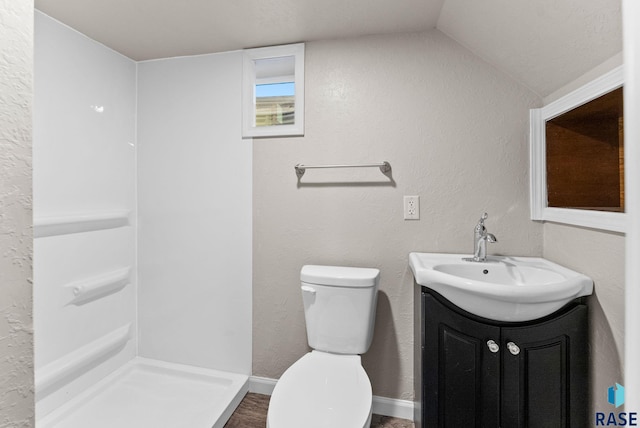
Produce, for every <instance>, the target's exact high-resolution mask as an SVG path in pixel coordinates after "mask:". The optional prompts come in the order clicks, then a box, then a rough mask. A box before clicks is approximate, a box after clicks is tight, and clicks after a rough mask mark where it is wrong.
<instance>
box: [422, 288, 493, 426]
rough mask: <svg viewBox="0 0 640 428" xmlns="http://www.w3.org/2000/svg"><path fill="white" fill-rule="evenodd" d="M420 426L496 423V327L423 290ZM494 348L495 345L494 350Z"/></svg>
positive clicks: (485, 424)
mask: <svg viewBox="0 0 640 428" xmlns="http://www.w3.org/2000/svg"><path fill="white" fill-rule="evenodd" d="M422 299H423V305H424V306H423V307H424V320H423V323H424V324H423V328H424V344H423V345H424V350H423V356H422V357H423V379H424V382H423V385H422V388H423V391H422V421H423V422H422V426H423V428H425V427H429V428H431V427H438V428H461V427H464V428H473V427H478V428H479V427H492V428H495V427H498V421H499V415H500V413H499V406H500V400H499V397H500V392H499V388H500V382H499V378H500V369H499V364H500V357H499V355H500V352H499V351H498V352H492V351H491V350H489V348H488V346H487V342H488V341H489V340H493V341H495V342H496V344H499V343H500V337H499V336H500V329H499V328H498V327H494V326H489V325H486V324H481V323H478V322H475V321H472V320H470V319H468V318H466V317H463V316H462V315H459V314H457V313H456V312H454V311H453V310H451V309H449V308H447V307H446V306H445V305H443V304H442V303H440V302H439V301H438V300H437V299H436V298H435V297H433V296H432V295H431V294H429V293H424V292H423V293H422ZM494 351H496V349H494Z"/></svg>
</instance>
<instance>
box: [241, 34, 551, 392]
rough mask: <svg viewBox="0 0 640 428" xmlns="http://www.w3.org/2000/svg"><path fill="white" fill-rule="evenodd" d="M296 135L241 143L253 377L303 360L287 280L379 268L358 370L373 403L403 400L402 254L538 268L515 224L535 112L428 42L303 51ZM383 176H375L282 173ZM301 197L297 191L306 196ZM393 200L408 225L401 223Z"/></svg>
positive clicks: (536, 231)
mask: <svg viewBox="0 0 640 428" xmlns="http://www.w3.org/2000/svg"><path fill="white" fill-rule="evenodd" d="M305 74H306V77H305V83H306V86H305V90H306V100H305V107H306V116H305V126H306V133H305V136H304V137H301V138H270V139H264V140H255V141H254V192H253V194H254V249H253V254H254V277H253V278H254V279H253V281H254V285H253V287H254V305H253V310H254V323H253V324H254V331H253V336H254V339H253V340H254V352H253V354H254V363H253V371H254V375H257V376H265V377H271V378H278V377H279V376H280V375H281V374H282V373H283V371H284V370H285V369H286V368H287V367H289V366H290V365H291V364H292V363H293V362H294V361H295V360H296V359H297V358H299V357H300V356H301V355H303V354H304V353H305V352H307V350H308V348H307V340H306V335H305V327H304V316H303V307H302V299H301V296H300V287H299V281H300V280H299V278H300V268H301V266H302V265H303V264H305V263H315V264H338V265H355V266H371V267H378V268H380V270H381V282H380V294H379V299H378V312H377V320H376V326H375V328H376V332H375V334H374V338H373V343H372V346H371V349H370V350H369V352H367V353H366V354H365V355H364V357H363V364H364V367H365V369H366V370H367V372H368V373H369V376H370V378H371V380H372V384H373V392H374V394H376V395H380V396H384V397H391V398H401V399H407V400H410V399H412V397H413V384H412V382H413V346H414V344H413V322H414V318H413V279H412V276H411V272H410V270H409V268H408V254H409V252H411V251H425V252H461V253H467V254H470V253H471V252H472V251H473V228H474V226H475V224H476V222H477V221H478V219H479V218H480V216H481V215H482V213H483V211H487V212H488V213H489V219H488V220H487V223H486V224H487V227H488V229H489V231H490V232H492V233H494V234H495V235H496V236H497V238H498V240H499V243H497V244H492V245H491V246H490V247H489V252H490V253H492V254H494V253H503V254H512V255H532V256H540V255H542V227H541V226H540V225H539V224H536V223H534V222H532V221H531V220H530V219H529V199H528V194H529V192H528V186H529V181H528V142H527V134H528V117H529V116H528V115H529V109H530V108H533V107H537V106H539V104H540V103H541V100H540V98H538V97H537V96H535V95H534V94H533V93H532V92H530V91H529V90H527V89H526V88H524V87H523V86H522V85H520V84H518V83H517V82H515V81H513V80H512V79H510V78H509V77H508V76H506V75H505V74H503V73H501V72H500V71H498V70H497V69H495V68H493V67H491V66H490V65H488V64H487V63H486V62H484V61H482V60H481V59H480V58H478V57H477V56H475V55H473V54H472V53H471V52H469V51H468V50H466V49H464V48H463V47H461V46H460V45H459V44H457V43H456V42H454V41H453V40H451V39H449V38H448V37H446V36H445V35H443V34H442V33H440V32H439V31H431V32H425V33H415V34H402V35H386V36H371V37H362V38H355V39H342V40H331V41H320V42H313V43H307V45H306V64H305ZM383 160H386V161H389V162H390V163H391V166H392V168H393V171H392V176H393V180H394V181H393V182H389V180H388V179H387V177H385V176H383V175H382V174H381V173H380V171H379V170H377V169H367V170H346V169H345V170H308V171H307V173H306V175H305V176H304V177H303V179H302V183H303V184H302V185H298V182H297V179H296V175H295V173H294V169H293V166H294V165H295V164H297V163H307V164H336V163H352V162H354V163H361V162H364V163H369V162H380V161H383ZM304 183H307V184H306V185H305V184H304ZM403 195H419V196H420V204H421V219H420V220H419V221H404V220H403V211H402V200H403Z"/></svg>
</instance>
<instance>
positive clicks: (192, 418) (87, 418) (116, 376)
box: [37, 358, 249, 428]
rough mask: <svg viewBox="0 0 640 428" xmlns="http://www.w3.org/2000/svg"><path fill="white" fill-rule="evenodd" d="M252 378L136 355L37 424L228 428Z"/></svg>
mask: <svg viewBox="0 0 640 428" xmlns="http://www.w3.org/2000/svg"><path fill="white" fill-rule="evenodd" d="M248 379H249V378H248V376H244V375H239V374H235V373H228V372H222V371H217V370H208V369H201V368H196V367H191V366H185V365H180V364H172V363H166V362H161V361H155V360H149V359H145V358H135V359H133V360H132V361H130V362H128V363H127V364H125V365H124V366H123V367H121V368H120V369H118V370H117V371H116V372H114V373H112V374H111V375H109V376H108V377H107V378H105V379H103V380H102V381H100V382H98V383H97V384H96V385H95V386H93V387H92V388H90V389H88V390H86V391H84V392H83V393H82V394H80V395H79V396H78V397H75V398H74V399H72V400H71V401H69V402H68V403H66V404H65V405H64V406H62V407H60V408H58V409H56V410H55V411H54V412H52V413H50V414H49V415H47V416H45V417H44V418H42V419H40V420H38V423H37V428H87V427H91V428H116V427H117V428H155V427H162V428H184V427H189V428H212V427H213V428H222V427H223V426H224V424H225V423H226V422H227V420H228V419H229V417H231V414H232V413H233V411H234V410H235V408H236V407H237V406H238V404H239V403H240V401H241V400H242V398H243V397H244V395H245V394H246V392H247V390H248V384H249V383H248Z"/></svg>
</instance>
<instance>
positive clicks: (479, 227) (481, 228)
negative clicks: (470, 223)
mask: <svg viewBox="0 0 640 428" xmlns="http://www.w3.org/2000/svg"><path fill="white" fill-rule="evenodd" d="M487 217H489V215H488V214H487V213H484V214H482V217H480V220H478V224H476V227H475V231H476V232H477V233H481V232H483V231H485V230H486V228H485V227H484V221H485V220H486V219H487Z"/></svg>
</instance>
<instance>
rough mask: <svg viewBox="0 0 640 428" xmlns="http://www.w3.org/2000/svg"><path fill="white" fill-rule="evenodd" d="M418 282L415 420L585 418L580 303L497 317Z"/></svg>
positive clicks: (475, 423)
mask: <svg viewBox="0 0 640 428" xmlns="http://www.w3.org/2000/svg"><path fill="white" fill-rule="evenodd" d="M421 289H422V290H421V296H420V298H421V302H420V308H418V307H416V309H419V312H418V311H416V312H417V313H416V315H418V314H419V315H420V316H421V318H420V320H416V323H417V325H416V327H417V328H416V339H417V340H419V342H417V344H418V343H419V344H420V346H419V349H417V352H416V358H417V359H419V361H416V370H415V372H416V373H415V375H416V377H417V379H416V380H417V382H416V391H415V392H416V395H417V397H416V401H417V403H416V414H415V419H416V422H417V423H416V428H418V427H423V428H431V427H438V428H463V427H464V428H467V427H469V428H471V427H482V428H520V427H522V428H525V427H526V428H556V427H557V428H565V427H574V428H584V427H586V426H588V421H587V418H588V415H587V409H588V402H589V393H588V391H589V388H588V336H587V307H586V305H584V304H582V303H580V302H578V301H575V302H572V303H571V304H569V305H567V306H565V307H564V308H563V309H561V310H560V311H558V312H556V313H555V314H553V315H551V316H549V317H546V318H543V319H541V320H536V321H532V322H522V323H502V322H495V321H491V320H486V319H483V318H479V317H476V316H474V315H472V314H470V313H468V312H465V311H463V310H461V309H459V308H457V307H456V306H454V305H453V304H451V303H450V302H448V301H447V300H446V299H444V298H443V297H441V296H440V295H438V294H437V293H434V292H432V291H430V290H429V289H428V288H425V287H421ZM416 306H417V305H416ZM418 326H419V328H418Z"/></svg>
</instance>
